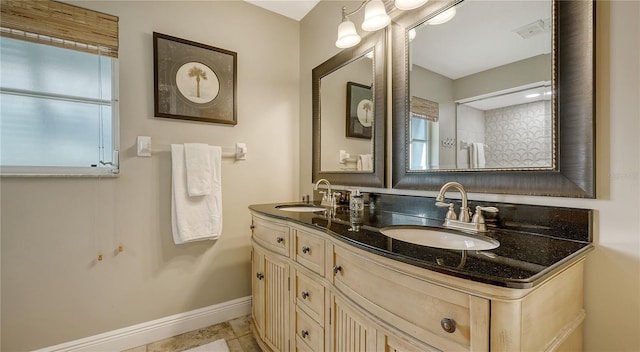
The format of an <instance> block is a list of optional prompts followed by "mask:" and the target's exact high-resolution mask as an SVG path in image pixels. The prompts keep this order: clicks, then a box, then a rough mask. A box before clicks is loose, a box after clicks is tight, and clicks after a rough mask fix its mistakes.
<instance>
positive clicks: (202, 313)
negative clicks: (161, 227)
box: [36, 296, 251, 352]
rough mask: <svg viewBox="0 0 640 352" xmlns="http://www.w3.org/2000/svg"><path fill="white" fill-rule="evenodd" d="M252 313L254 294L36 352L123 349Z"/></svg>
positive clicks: (84, 351)
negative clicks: (252, 297) (252, 296)
mask: <svg viewBox="0 0 640 352" xmlns="http://www.w3.org/2000/svg"><path fill="white" fill-rule="evenodd" d="M250 313H251V296H247V297H242V298H238V299H234V300H232V301H228V302H223V303H220V304H215V305H212V306H209V307H204V308H200V309H196V310H192V311H190V312H185V313H179V314H175V315H172V316H169V317H165V318H161V319H157V320H153V321H149V322H146V323H141V324H137V325H132V326H129V327H126V328H122V329H118V330H114V331H109V332H106V333H102V334H99V335H94V336H90V337H86V338H83V339H80V340H75V341H70V342H66V343H62V344H59V345H55V346H51V347H46V348H43V349H40V350H37V351H36V352H59V351H74V352H81V351H82V352H98V351H122V350H126V349H129V348H134V347H138V346H141V345H146V344H148V343H151V342H154V341H158V340H162V339H165V338H168V337H171V336H175V335H179V334H182V333H185V332H188V331H192V330H196V329H200V328H203V327H206V326H209V325H213V324H218V323H221V322H224V321H227V320H231V319H235V318H238V317H241V316H245V315H248V314H250Z"/></svg>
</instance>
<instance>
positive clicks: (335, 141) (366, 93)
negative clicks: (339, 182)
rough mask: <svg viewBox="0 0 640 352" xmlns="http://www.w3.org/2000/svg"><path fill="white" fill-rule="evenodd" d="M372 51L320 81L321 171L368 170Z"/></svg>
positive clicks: (372, 104) (371, 99)
mask: <svg viewBox="0 0 640 352" xmlns="http://www.w3.org/2000/svg"><path fill="white" fill-rule="evenodd" d="M373 73H374V65H373V50H372V51H369V52H367V53H365V54H364V55H362V56H360V57H358V58H356V59H355V60H353V61H351V62H349V63H347V64H346V65H344V66H342V67H340V68H338V69H337V70H335V71H333V72H331V73H330V74H328V75H326V76H324V77H322V78H321V80H320V101H321V103H320V112H321V116H322V119H321V121H322V123H321V125H320V126H321V131H320V139H321V146H322V149H321V153H320V156H321V166H320V168H321V170H322V171H323V172H327V171H347V172H372V171H373V139H372V136H373V131H374V128H375V126H374V122H375V119H374V116H375V111H374V107H375V104H374V103H373V90H374V88H375V87H374V84H373V82H374V76H373Z"/></svg>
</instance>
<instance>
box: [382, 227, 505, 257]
mask: <svg viewBox="0 0 640 352" xmlns="http://www.w3.org/2000/svg"><path fill="white" fill-rule="evenodd" d="M380 232H382V234H384V235H385V236H387V237H391V238H392V239H396V240H400V241H403V242H409V243H413V244H417V245H421V246H427V247H435V248H443V249H457V250H474V251H485V250H489V249H494V248H498V247H499V246H500V242H498V241H496V240H495V239H493V238H491V237H487V236H484V235H475V234H465V233H459V232H454V231H448V230H444V229H438V228H432V227H426V226H402V225H398V226H391V227H385V228H382V229H380Z"/></svg>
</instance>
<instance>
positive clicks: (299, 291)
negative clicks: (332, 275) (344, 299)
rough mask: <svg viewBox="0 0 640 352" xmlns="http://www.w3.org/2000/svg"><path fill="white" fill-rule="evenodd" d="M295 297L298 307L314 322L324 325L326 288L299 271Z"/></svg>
mask: <svg viewBox="0 0 640 352" xmlns="http://www.w3.org/2000/svg"><path fill="white" fill-rule="evenodd" d="M295 295H296V298H295V299H296V305H297V306H299V307H301V308H302V309H303V310H304V311H305V312H306V313H307V314H309V316H310V317H311V318H312V319H313V320H315V321H317V322H318V323H320V325H324V299H325V295H324V286H322V285H320V284H319V283H317V280H314V279H312V278H311V277H309V276H307V275H305V274H303V273H301V272H299V271H298V272H296V281H295Z"/></svg>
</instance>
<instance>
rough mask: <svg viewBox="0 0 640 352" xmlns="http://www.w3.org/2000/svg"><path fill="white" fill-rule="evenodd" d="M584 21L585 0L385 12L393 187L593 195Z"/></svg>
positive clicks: (589, 44) (589, 14)
mask: <svg viewBox="0 0 640 352" xmlns="http://www.w3.org/2000/svg"><path fill="white" fill-rule="evenodd" d="M512 5H513V8H510V6H512ZM523 10H524V11H523ZM454 11H455V12H456V15H455V17H453V19H452V20H450V21H449V22H446V23H442V24H435V23H434V22H436V21H435V19H436V18H437V19H439V18H441V17H442V16H439V15H443V14H445V13H451V12H454ZM520 14H521V15H522V16H520ZM438 16H439V17H438ZM593 21H594V9H593V3H592V1H558V0H535V1H524V2H523V1H517V0H513V1H476V0H464V1H461V0H456V1H450V0H442V1H438V0H434V1H430V2H429V3H427V5H425V6H423V7H422V8H420V9H418V10H415V11H412V12H408V13H405V14H403V15H401V16H399V17H398V18H396V19H395V20H394V23H393V25H392V43H393V47H392V57H393V67H392V74H393V76H392V86H393V107H392V110H393V122H392V126H393V131H392V146H393V156H394V157H393V175H392V185H393V187H394V188H399V189H420V190H437V189H438V188H439V187H440V186H441V185H442V184H444V183H446V182H448V181H458V182H460V183H462V184H463V185H464V186H465V187H466V188H467V189H468V191H470V192H482V193H503V194H524V195H544V196H565V197H587V198H593V197H595V190H594V170H595V168H594V140H593V139H594V134H595V133H594V67H595V66H594V52H593V49H594V24H593ZM499 33H502V34H499ZM475 35H478V37H473V36H475ZM501 35H503V36H501ZM488 37H490V39H488V40H486V39H487V38H488ZM512 39H513V41H511V40H512ZM485 40H486V41H485ZM516 48H517V49H518V50H516V51H514V50H511V49H516ZM506 49H509V50H506ZM525 97H529V98H525ZM534 97H535V98H534ZM515 98H517V99H516V100H514V99H515ZM531 98H534V99H531ZM522 99H525V100H522ZM526 99H531V100H529V101H527V100H526ZM503 101H509V103H506V104H505V103H503ZM500 104H502V105H500ZM534 120H535V123H534V122H533V121H534ZM525 139H528V140H525ZM514 155H515V157H513V156H514Z"/></svg>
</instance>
